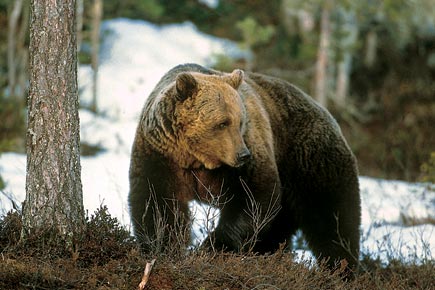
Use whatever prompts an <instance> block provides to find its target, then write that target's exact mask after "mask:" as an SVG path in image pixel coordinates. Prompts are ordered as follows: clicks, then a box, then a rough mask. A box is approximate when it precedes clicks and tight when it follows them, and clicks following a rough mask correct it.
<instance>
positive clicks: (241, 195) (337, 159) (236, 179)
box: [129, 64, 360, 266]
mask: <svg viewBox="0 0 435 290" xmlns="http://www.w3.org/2000/svg"><path fill="white" fill-rule="evenodd" d="M248 156H249V157H250V158H248ZM357 175H358V171H357V167H356V161H355V158H354V156H353V154H352V152H351V151H350V149H349V147H348V145H347V144H346V141H345V140H344V138H343V136H342V134H341V131H340V128H339V127H338V125H337V123H336V122H335V120H334V119H333V118H332V116H331V115H330V114H329V113H328V112H327V111H326V110H325V109H323V108H321V107H320V106H319V105H318V104H317V103H315V102H314V101H313V100H312V99H311V98H310V97H309V96H307V95H306V94H304V93H303V92H302V91H300V90H299V89H297V88H296V87H294V86H292V85H290V84H288V83H286V82H284V81H281V80H279V79H275V78H271V77H267V76H264V75H259V74H253V73H249V74H247V75H244V73H243V72H242V71H240V70H235V71H234V72H233V73H231V74H226V73H221V72H218V71H214V70H209V69H206V68H203V67H201V66H198V65H193V64H189V65H181V66H177V67H175V68H174V69H172V70H171V71H169V72H168V73H167V74H166V75H165V76H164V77H163V78H162V79H161V81H160V82H159V84H157V86H156V88H155V89H154V91H153V92H152V93H151V95H150V97H149V98H148V100H147V102H146V104H145V107H144V110H143V113H142V117H141V120H140V122H139V126H138V129H137V132H136V138H135V141H134V145H133V150H132V157H131V167H130V196H129V201H130V208H131V214H132V222H133V228H134V230H135V234H136V236H137V237H138V239H139V240H140V241H141V242H142V244H143V246H144V248H145V249H147V248H149V247H151V246H152V245H151V244H150V243H152V240H153V237H154V236H155V228H154V227H155V224H154V220H153V217H152V214H153V213H155V212H156V210H157V209H159V210H160V211H164V212H166V213H167V215H168V223H169V224H171V223H174V222H175V221H174V219H175V215H174V210H175V209H174V208H172V209H169V208H168V207H170V206H169V203H168V202H167V200H170V199H174V198H175V199H176V200H177V201H178V208H177V209H176V210H178V211H180V212H182V213H183V214H184V215H185V216H188V214H189V213H188V207H187V202H188V201H189V200H192V199H194V198H196V199H200V200H202V201H204V200H207V197H209V195H210V194H212V195H213V196H218V195H223V193H225V195H224V199H225V200H224V201H225V206H224V207H223V208H222V211H221V218H220V222H219V225H218V227H217V228H216V230H215V231H214V232H213V233H212V234H211V235H210V237H209V239H208V240H207V241H206V242H205V245H208V244H211V241H212V240H213V241H214V246H216V247H218V248H222V249H227V250H241V249H242V246H243V243H244V242H245V241H246V240H248V239H249V238H250V237H251V236H252V234H253V227H252V220H251V218H250V217H249V214H247V211H248V204H249V203H248V202H247V201H248V197H247V194H246V191H251V192H252V195H253V197H254V199H255V201H256V202H257V203H258V204H259V205H260V207H261V209H262V213H265V212H266V211H267V208H268V207H269V206H270V203H271V200H272V199H275V198H277V199H278V203H279V206H280V208H281V210H280V211H279V213H278V214H277V216H275V217H274V219H273V220H272V221H271V222H270V223H269V224H268V225H267V226H266V227H265V228H264V229H263V230H262V231H261V233H260V236H259V237H258V241H257V243H256V244H255V247H254V250H255V251H258V252H269V251H273V250H276V249H277V248H278V246H279V244H280V243H283V242H286V241H288V240H289V238H290V237H291V235H292V234H294V232H295V231H296V230H297V229H298V228H300V229H302V231H303V232H304V234H305V236H306V238H307V240H308V242H309V245H310V247H311V249H312V250H313V252H314V253H315V254H316V255H317V256H321V257H330V264H331V265H333V263H334V261H336V260H338V259H341V258H346V259H347V261H348V262H349V263H350V265H351V266H354V265H355V264H356V262H357V261H356V259H358V253H359V225H360V198H359V189H358V177H357ZM244 183H245V184H246V185H247V186H248V187H249V190H247V189H246V187H244ZM152 193H155V198H156V200H157V203H153V204H151V203H149V201H150V196H151V195H152ZM149 209H151V210H149ZM168 209H169V210H168ZM337 231H338V233H339V234H337ZM340 241H345V242H346V243H350V245H349V249H350V250H349V249H344V248H343V247H342V246H340V245H338V244H337V242H340Z"/></svg>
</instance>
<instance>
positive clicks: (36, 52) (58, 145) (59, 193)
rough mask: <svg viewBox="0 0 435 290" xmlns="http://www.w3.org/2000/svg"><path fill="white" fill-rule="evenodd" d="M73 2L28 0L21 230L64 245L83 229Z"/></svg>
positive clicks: (72, 0)
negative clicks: (51, 235) (47, 233)
mask: <svg viewBox="0 0 435 290" xmlns="http://www.w3.org/2000/svg"><path fill="white" fill-rule="evenodd" d="M75 9H76V7H75V0H71V1H52V0H32V1H31V24H30V25H31V29H30V92H29V100H28V105H29V108H28V131H27V175H26V201H25V205H24V207H23V232H22V235H23V236H24V237H26V236H27V235H28V234H30V233H34V232H39V231H44V230H48V229H49V230H52V231H55V232H56V233H57V235H59V236H61V237H64V238H65V239H67V241H70V240H71V238H74V237H76V235H77V234H79V233H80V232H81V230H82V228H83V224H84V210H83V194H82V183H81V178H80V172H81V167H80V150H79V146H80V145H79V143H80V135H79V116H78V93H77V44H76V23H75V21H76V18H75V12H76V10H75Z"/></svg>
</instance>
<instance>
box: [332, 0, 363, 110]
mask: <svg viewBox="0 0 435 290" xmlns="http://www.w3.org/2000/svg"><path fill="white" fill-rule="evenodd" d="M338 12H339V15H340V17H341V18H342V19H343V21H342V23H341V24H340V25H339V28H338V31H339V34H340V35H341V37H339V38H338V47H339V49H340V55H341V57H340V59H339V61H338V64H337V80H336V86H335V97H334V100H335V103H336V104H337V105H338V106H339V107H341V108H344V107H346V105H347V103H348V101H347V97H348V93H349V79H350V72H351V70H352V54H353V53H352V52H353V50H354V49H353V48H354V47H355V43H356V42H357V37H358V24H357V21H356V18H357V17H356V15H355V13H354V11H352V10H346V9H343V8H342V7H339V8H338Z"/></svg>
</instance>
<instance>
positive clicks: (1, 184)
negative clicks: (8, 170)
mask: <svg viewBox="0 0 435 290" xmlns="http://www.w3.org/2000/svg"><path fill="white" fill-rule="evenodd" d="M5 187H6V184H5V181H4V180H3V178H2V176H1V175H0V190H3V189H5Z"/></svg>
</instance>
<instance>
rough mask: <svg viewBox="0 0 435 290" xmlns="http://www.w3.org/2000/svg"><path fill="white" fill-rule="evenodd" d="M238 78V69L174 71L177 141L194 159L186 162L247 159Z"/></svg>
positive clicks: (220, 162)
mask: <svg viewBox="0 0 435 290" xmlns="http://www.w3.org/2000/svg"><path fill="white" fill-rule="evenodd" d="M242 82H243V71H241V70H234V71H233V72H232V73H231V74H226V75H205V74H200V73H193V72H192V73H188V72H183V73H180V74H178V75H177V77H176V81H175V86H174V89H173V90H174V94H175V98H176V103H177V104H176V106H175V110H174V119H175V122H176V128H177V131H178V132H177V136H178V139H179V142H180V143H179V144H180V145H182V147H183V150H185V151H186V152H185V153H187V154H188V155H189V156H191V157H193V160H194V161H193V163H192V164H189V165H188V166H191V167H201V166H203V167H205V168H206V169H215V168H218V167H220V166H221V165H223V164H226V165H229V166H231V167H240V166H241V165H243V164H244V163H245V162H246V161H247V160H248V159H249V157H250V152H249V150H248V148H247V147H246V144H245V141H244V139H243V134H244V132H245V129H246V122H247V120H246V110H245V106H244V104H243V101H242V99H241V97H240V95H239V93H238V92H237V89H238V88H239V86H240V85H241V83H242Z"/></svg>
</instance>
